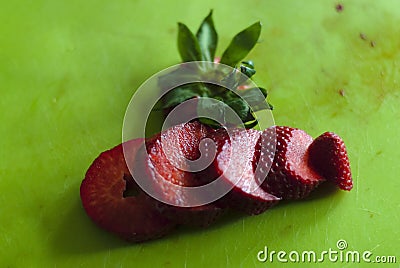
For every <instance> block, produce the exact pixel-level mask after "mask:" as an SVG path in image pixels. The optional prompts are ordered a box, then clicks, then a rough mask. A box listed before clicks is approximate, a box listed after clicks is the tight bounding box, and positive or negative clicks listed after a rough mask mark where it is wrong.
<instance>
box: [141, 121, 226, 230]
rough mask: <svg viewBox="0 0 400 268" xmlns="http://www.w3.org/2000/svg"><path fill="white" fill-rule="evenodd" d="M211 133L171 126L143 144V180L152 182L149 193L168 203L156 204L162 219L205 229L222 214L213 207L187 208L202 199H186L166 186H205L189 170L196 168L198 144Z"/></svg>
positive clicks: (187, 126)
mask: <svg viewBox="0 0 400 268" xmlns="http://www.w3.org/2000/svg"><path fill="white" fill-rule="evenodd" d="M212 132H214V130H213V129H212V128H210V127H207V126H205V125H203V124H200V123H199V122H197V121H194V122H190V123H185V124H181V125H177V126H173V127H171V128H169V129H167V130H166V131H164V132H162V133H160V134H158V135H156V136H154V137H153V138H151V139H149V140H148V141H147V142H146V148H147V153H148V157H147V158H146V156H144V157H145V159H144V161H143V162H142V163H143V165H144V166H143V168H144V169H145V170H146V172H147V175H146V176H147V177H148V178H151V179H150V181H153V183H152V190H153V191H155V192H156V193H157V194H159V195H161V196H162V199H163V200H166V201H167V202H166V203H168V204H166V203H164V202H159V203H158V204H157V207H158V209H159V211H160V212H162V213H163V215H165V216H166V217H167V218H170V219H172V220H174V221H175V222H177V223H180V224H189V225H196V226H203V227H205V226H208V225H210V224H211V223H212V222H213V221H215V220H216V219H217V218H218V217H219V216H220V215H221V214H222V212H223V209H222V208H220V207H219V206H217V205H216V204H213V203H211V204H205V205H201V206H194V207H190V206H187V205H186V204H188V203H192V202H193V203H195V202H196V200H201V199H202V198H204V197H201V196H192V195H188V194H186V193H185V192H184V191H183V190H180V188H177V187H173V186H171V184H170V183H172V184H174V185H179V186H184V187H196V186H201V185H204V184H206V183H207V182H209V177H208V176H204V172H200V171H197V170H196V171H192V170H193V168H197V167H198V166H197V165H198V164H199V162H196V160H199V158H200V157H201V153H200V150H199V146H200V142H201V140H202V139H204V138H205V137H206V136H207V135H208V134H209V133H212ZM199 161H200V160H199ZM200 164H201V161H200ZM163 200H161V201H163Z"/></svg>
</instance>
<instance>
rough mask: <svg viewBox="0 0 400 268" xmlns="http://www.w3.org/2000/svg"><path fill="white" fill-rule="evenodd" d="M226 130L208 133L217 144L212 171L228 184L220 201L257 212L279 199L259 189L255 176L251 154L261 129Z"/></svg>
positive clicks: (243, 209) (254, 213)
mask: <svg viewBox="0 0 400 268" xmlns="http://www.w3.org/2000/svg"><path fill="white" fill-rule="evenodd" d="M228 132H229V133H228ZM228 132H227V131H225V130H219V131H217V132H216V133H215V134H213V135H211V136H210V137H211V138H212V139H213V140H214V141H215V143H216V145H217V156H216V158H215V161H214V169H215V172H216V175H217V176H221V178H222V179H223V180H224V181H225V183H227V184H228V185H230V187H232V190H231V191H230V192H229V193H228V194H227V195H226V196H225V197H224V198H223V199H222V200H221V202H222V203H223V204H226V205H228V206H229V207H232V208H234V209H237V210H241V211H244V212H246V213H248V214H250V215H256V214H260V213H262V212H264V211H265V210H267V209H268V208H270V207H271V206H273V205H275V204H277V203H278V201H279V198H277V197H276V196H273V195H271V194H269V193H267V192H265V191H264V190H262V189H261V188H260V187H259V185H258V184H257V181H256V179H255V173H256V169H255V165H254V155H255V153H256V151H257V148H258V142H259V139H260V135H261V132H260V131H257V130H253V129H248V130H246V129H231V130H229V131H228Z"/></svg>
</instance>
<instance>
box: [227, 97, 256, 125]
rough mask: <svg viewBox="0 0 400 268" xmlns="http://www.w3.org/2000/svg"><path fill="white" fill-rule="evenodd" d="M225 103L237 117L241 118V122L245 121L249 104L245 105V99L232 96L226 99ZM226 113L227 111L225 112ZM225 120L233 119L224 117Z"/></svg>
mask: <svg viewBox="0 0 400 268" xmlns="http://www.w3.org/2000/svg"><path fill="white" fill-rule="evenodd" d="M226 104H227V105H229V107H231V108H232V109H233V110H234V111H235V113H236V114H237V115H238V116H239V118H240V119H241V120H242V122H244V121H246V118H247V115H248V113H249V110H250V108H249V106H248V105H247V103H246V101H245V100H243V99H241V98H239V97H237V98H232V99H229V100H227V101H226ZM226 114H228V113H226ZM226 121H227V122H229V121H232V122H233V121H234V119H233V118H232V119H231V118H226Z"/></svg>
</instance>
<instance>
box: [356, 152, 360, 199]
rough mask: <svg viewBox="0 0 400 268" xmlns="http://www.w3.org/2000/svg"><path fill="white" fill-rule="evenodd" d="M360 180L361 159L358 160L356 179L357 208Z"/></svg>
mask: <svg viewBox="0 0 400 268" xmlns="http://www.w3.org/2000/svg"><path fill="white" fill-rule="evenodd" d="M359 178H360V157H358V159H357V171H356V177H355V183H356V206H358V189H359V188H360V187H359V181H360V180H359Z"/></svg>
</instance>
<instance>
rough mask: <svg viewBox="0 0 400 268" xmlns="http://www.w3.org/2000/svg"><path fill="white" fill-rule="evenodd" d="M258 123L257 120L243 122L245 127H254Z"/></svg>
mask: <svg viewBox="0 0 400 268" xmlns="http://www.w3.org/2000/svg"><path fill="white" fill-rule="evenodd" d="M257 125H258V120H253V121H248V122H246V123H245V124H244V126H245V127H246V128H254V127H255V126H257Z"/></svg>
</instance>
